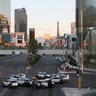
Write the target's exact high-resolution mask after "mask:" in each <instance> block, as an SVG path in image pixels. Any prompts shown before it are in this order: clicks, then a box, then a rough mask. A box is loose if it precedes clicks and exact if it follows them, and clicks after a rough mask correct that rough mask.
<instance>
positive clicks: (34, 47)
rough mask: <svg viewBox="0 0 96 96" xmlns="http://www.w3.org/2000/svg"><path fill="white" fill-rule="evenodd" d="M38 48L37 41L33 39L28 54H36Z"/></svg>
mask: <svg viewBox="0 0 96 96" xmlns="http://www.w3.org/2000/svg"><path fill="white" fill-rule="evenodd" d="M37 48H38V45H37V41H36V40H35V39H31V40H30V41H29V47H28V49H29V50H28V52H29V53H32V54H36V52H37Z"/></svg>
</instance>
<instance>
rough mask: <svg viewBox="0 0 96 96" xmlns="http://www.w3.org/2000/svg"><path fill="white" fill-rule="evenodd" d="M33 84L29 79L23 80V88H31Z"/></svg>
mask: <svg viewBox="0 0 96 96" xmlns="http://www.w3.org/2000/svg"><path fill="white" fill-rule="evenodd" d="M32 84H33V82H32V80H31V79H30V78H24V86H32Z"/></svg>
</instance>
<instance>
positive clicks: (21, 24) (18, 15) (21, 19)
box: [15, 8, 27, 41]
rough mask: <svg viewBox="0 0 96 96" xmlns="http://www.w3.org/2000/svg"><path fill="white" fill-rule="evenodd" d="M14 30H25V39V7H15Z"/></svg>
mask: <svg viewBox="0 0 96 96" xmlns="http://www.w3.org/2000/svg"><path fill="white" fill-rule="evenodd" d="M15 32H25V36H24V37H25V41H27V14H26V9H25V8H19V9H15Z"/></svg>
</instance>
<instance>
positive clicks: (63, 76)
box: [60, 74, 70, 82]
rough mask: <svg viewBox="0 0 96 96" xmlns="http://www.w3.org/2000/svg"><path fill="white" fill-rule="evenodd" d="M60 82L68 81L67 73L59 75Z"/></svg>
mask: <svg viewBox="0 0 96 96" xmlns="http://www.w3.org/2000/svg"><path fill="white" fill-rule="evenodd" d="M60 79H61V81H62V82H65V81H69V79H70V77H69V74H64V75H62V76H61V77H60Z"/></svg>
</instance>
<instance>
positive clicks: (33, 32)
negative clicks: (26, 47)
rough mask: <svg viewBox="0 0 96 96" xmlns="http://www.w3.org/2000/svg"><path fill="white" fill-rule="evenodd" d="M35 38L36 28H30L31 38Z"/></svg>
mask: <svg viewBox="0 0 96 96" xmlns="http://www.w3.org/2000/svg"><path fill="white" fill-rule="evenodd" d="M31 39H35V28H30V29H29V40H31Z"/></svg>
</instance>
